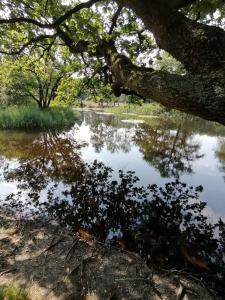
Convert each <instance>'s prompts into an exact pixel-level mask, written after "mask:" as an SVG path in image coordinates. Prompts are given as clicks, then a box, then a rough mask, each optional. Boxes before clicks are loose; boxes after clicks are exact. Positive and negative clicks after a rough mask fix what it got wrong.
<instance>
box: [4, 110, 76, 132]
mask: <svg viewBox="0 0 225 300" xmlns="http://www.w3.org/2000/svg"><path fill="white" fill-rule="evenodd" d="M75 119H76V117H75V113H74V111H73V110H71V109H69V108H67V107H51V108H46V109H44V110H41V109H39V108H36V107H7V108H5V109H2V110H0V128H1V129H48V128H62V127H68V126H70V125H72V124H73V123H74V121H75Z"/></svg>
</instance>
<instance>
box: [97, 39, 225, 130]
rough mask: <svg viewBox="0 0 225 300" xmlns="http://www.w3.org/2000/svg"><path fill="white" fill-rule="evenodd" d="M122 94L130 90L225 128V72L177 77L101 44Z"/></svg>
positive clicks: (106, 44) (118, 91)
mask: <svg viewBox="0 0 225 300" xmlns="http://www.w3.org/2000/svg"><path fill="white" fill-rule="evenodd" d="M101 51H102V53H103V55H104V57H105V59H106V60H107V64H108V65H109V67H110V71H111V73H112V74H113V77H114V88H116V92H117V93H118V95H119V93H120V92H121V91H122V90H123V88H126V89H128V90H130V91H131V93H132V91H135V92H136V93H138V94H139V95H141V96H142V97H143V98H145V99H153V100H154V101H156V102H159V103H161V104H162V105H164V106H166V107H169V108H174V109H178V110H180V111H183V112H187V113H190V114H193V115H197V116H200V117H202V118H205V119H208V120H212V121H217V122H220V123H222V124H224V125H225V70H217V71H213V72H211V73H208V74H206V73H202V74H198V73H196V74H188V75H184V76H181V75H176V74H169V73H167V72H163V71H154V70H153V69H150V68H149V69H148V68H141V67H137V66H136V65H134V64H133V63H132V62H131V61H130V60H129V59H128V58H127V57H126V56H123V55H120V54H118V53H117V51H116V48H115V47H114V46H113V45H112V44H111V43H105V44H104V45H101Z"/></svg>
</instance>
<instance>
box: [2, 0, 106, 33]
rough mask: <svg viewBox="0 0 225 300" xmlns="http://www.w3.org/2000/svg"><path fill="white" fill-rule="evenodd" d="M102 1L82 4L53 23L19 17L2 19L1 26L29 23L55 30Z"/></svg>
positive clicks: (90, 1) (91, 0) (90, 0)
mask: <svg viewBox="0 0 225 300" xmlns="http://www.w3.org/2000/svg"><path fill="white" fill-rule="evenodd" d="M99 1H101V0H89V1H87V2H84V3H80V4H78V5H76V6H75V7H73V8H72V9H70V10H69V11H67V12H66V13H65V14H64V15H62V16H60V17H59V18H58V19H56V20H55V21H54V22H53V23H42V22H39V21H37V20H35V19H32V18H27V17H18V18H9V19H0V24H15V23H28V24H33V25H36V26H38V27H39V28H48V29H54V28H56V27H58V26H59V25H60V24H62V23H63V22H65V21H66V20H67V19H69V18H70V17H72V15H73V14H76V13H78V12H79V11H81V10H82V9H84V8H90V7H91V6H92V5H93V4H95V3H96V2H99Z"/></svg>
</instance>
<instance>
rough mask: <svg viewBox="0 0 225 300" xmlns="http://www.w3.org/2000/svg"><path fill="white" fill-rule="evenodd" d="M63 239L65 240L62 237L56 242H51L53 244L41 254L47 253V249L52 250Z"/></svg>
mask: <svg viewBox="0 0 225 300" xmlns="http://www.w3.org/2000/svg"><path fill="white" fill-rule="evenodd" d="M53 240H54V239H53ZM62 240H63V238H60V239H58V241H56V242H55V243H53V242H51V244H50V245H49V246H48V247H47V248H46V249H45V250H44V251H43V252H42V253H41V254H43V253H45V252H47V251H50V250H51V249H52V248H54V247H55V246H56V245H58V244H59V243H60V242H62Z"/></svg>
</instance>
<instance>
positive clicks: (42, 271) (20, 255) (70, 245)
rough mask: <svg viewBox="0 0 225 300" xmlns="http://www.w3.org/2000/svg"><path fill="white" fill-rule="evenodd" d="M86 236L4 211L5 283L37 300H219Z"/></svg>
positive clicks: (0, 220) (1, 274)
mask: <svg viewBox="0 0 225 300" xmlns="http://www.w3.org/2000/svg"><path fill="white" fill-rule="evenodd" d="M80 235H81V237H82V239H83V240H82V239H81V238H78V237H77V236H75V235H72V234H71V233H69V232H68V231H67V230H66V229H63V228H62V227H60V226H59V225H57V224H56V223H53V222H51V223H44V222H43V221H38V222H37V221H36V222H34V221H24V220H15V216H14V215H13V214H12V213H10V212H1V213H0V284H1V285H2V284H9V283H16V284H17V285H20V286H25V287H26V288H27V289H28V293H29V297H30V299H34V300H36V299H38V300H39V299H43V300H44V299H46V300H47V299H68V300H69V299H77V300H78V299H87V300H91V299H92V300H97V299H102V300H106V299H111V300H113V299H121V300H122V299H124V300H125V299H135V300H136V299H146V300H147V299H153V300H154V299H219V298H217V297H215V296H213V295H210V294H209V292H208V291H206V288H205V287H204V286H203V285H202V284H201V283H200V282H199V283H197V282H195V281H190V280H187V279H185V278H184V277H182V276H181V275H179V276H178V274H176V273H175V272H174V273H173V272H166V271H164V272H162V271H161V272H159V271H155V270H153V269H152V270H151V269H149V268H148V267H147V265H146V264H145V263H144V261H143V260H142V259H141V258H140V257H139V256H137V255H135V254H133V253H131V252H128V251H121V250H118V249H117V248H114V247H111V246H107V245H102V244H100V243H98V242H96V241H95V239H94V238H93V237H92V236H91V235H89V234H88V233H86V232H85V231H80Z"/></svg>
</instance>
